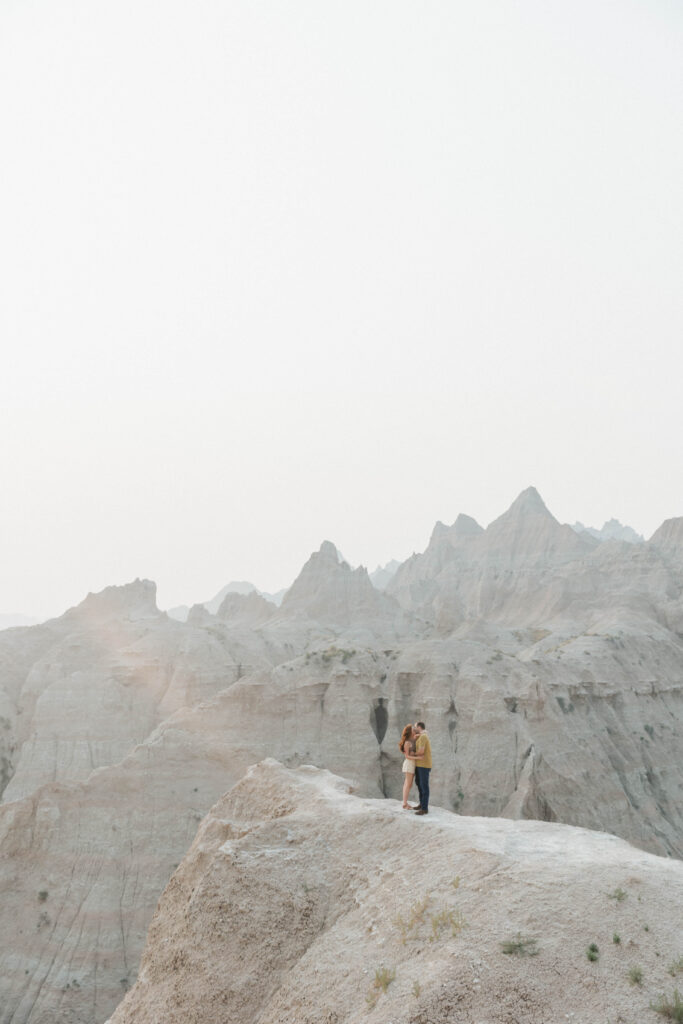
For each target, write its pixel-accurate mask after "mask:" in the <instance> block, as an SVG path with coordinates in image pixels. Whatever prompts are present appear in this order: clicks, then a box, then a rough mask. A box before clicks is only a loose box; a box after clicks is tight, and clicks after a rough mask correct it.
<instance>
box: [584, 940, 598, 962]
mask: <svg viewBox="0 0 683 1024" xmlns="http://www.w3.org/2000/svg"><path fill="white" fill-rule="evenodd" d="M586 956H587V957H588V959H589V960H590V961H591V962H592V963H595V961H596V960H598V959H599V958H600V950H599V949H598V946H597V943H595V942H591V944H590V946H589V947H588V949H587V950H586Z"/></svg>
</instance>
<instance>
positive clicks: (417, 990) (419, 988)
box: [413, 981, 422, 999]
mask: <svg viewBox="0 0 683 1024" xmlns="http://www.w3.org/2000/svg"><path fill="white" fill-rule="evenodd" d="M421 991H422V986H421V985H420V982H419V981H414V982H413V995H414V996H415V998H416V999H417V998H418V996H419V995H420V992H421Z"/></svg>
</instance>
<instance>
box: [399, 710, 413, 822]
mask: <svg viewBox="0 0 683 1024" xmlns="http://www.w3.org/2000/svg"><path fill="white" fill-rule="evenodd" d="M398 749H399V750H400V751H401V753H402V754H403V766H402V768H401V771H402V772H403V809H404V810H411V807H410V804H409V803H408V795H409V793H410V789H411V786H412V785H413V781H414V779H415V762H414V761H411V760H410V758H409V757H408V754H414V753H415V730H414V729H413V727H412V725H407V726H406V727H405V729H404V730H403V732H402V733H401V739H400V741H399V744H398Z"/></svg>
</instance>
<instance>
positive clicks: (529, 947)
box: [500, 932, 540, 956]
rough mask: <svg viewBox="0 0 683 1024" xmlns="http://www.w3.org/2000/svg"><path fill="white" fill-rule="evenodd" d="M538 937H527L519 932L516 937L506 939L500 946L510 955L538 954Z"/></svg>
mask: <svg viewBox="0 0 683 1024" xmlns="http://www.w3.org/2000/svg"><path fill="white" fill-rule="evenodd" d="M537 942H538V939H525V938H523V937H522V935H521V934H520V933H519V932H517V936H516V938H514V939H506V941H505V942H501V944H500V948H501V949H502V950H503V952H504V953H506V954H507V955H508V956H537V955H538V953H539V952H540V950H538V949H537V948H536V944H537Z"/></svg>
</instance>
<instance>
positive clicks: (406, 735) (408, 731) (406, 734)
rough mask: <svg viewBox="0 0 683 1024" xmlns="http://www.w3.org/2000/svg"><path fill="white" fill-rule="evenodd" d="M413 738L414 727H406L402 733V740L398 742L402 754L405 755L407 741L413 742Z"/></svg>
mask: <svg viewBox="0 0 683 1024" xmlns="http://www.w3.org/2000/svg"><path fill="white" fill-rule="evenodd" d="M394 735H396V733H394ZM412 738H413V727H412V725H406V727H405V729H404V730H403V732H402V733H401V739H400V740H399V742H398V749H399V750H400V751H401V753H402V754H403V753H404V748H405V745H406V740H412Z"/></svg>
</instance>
